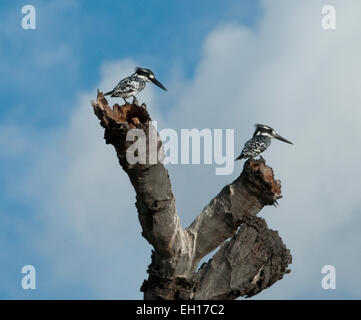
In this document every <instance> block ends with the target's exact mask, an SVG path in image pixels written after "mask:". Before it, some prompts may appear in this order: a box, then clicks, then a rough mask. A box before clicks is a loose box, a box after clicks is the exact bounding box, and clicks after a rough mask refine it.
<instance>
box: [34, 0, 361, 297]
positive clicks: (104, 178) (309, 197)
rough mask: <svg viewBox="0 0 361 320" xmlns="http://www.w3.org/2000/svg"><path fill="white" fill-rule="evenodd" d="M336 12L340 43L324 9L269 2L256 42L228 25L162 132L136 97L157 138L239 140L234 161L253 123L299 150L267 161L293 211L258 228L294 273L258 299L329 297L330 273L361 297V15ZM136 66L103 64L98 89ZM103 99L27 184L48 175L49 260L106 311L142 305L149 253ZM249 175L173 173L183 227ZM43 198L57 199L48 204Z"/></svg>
mask: <svg viewBox="0 0 361 320" xmlns="http://www.w3.org/2000/svg"><path fill="white" fill-rule="evenodd" d="M332 3H334V4H335V6H336V10H337V19H338V20H337V29H336V30H335V31H325V30H323V29H322V28H321V7H322V5H323V4H324V2H323V1H312V2H305V1H302V2H300V1H287V2H286V1H264V2H263V8H264V16H263V18H262V20H261V21H260V23H259V25H258V26H257V29H256V30H249V29H247V28H245V27H243V26H241V25H237V24H231V25H223V26H220V27H219V28H217V29H216V30H214V31H213V32H211V33H210V34H209V36H208V37H207V39H206V41H205V44H204V50H203V56H202V60H201V61H200V63H199V66H198V68H197V71H196V74H195V78H194V79H192V80H190V81H188V82H184V83H183V82H182V83H176V84H174V86H175V87H177V88H183V90H177V92H176V94H172V87H169V88H168V89H169V92H168V94H169V97H168V99H167V101H171V100H170V99H171V98H173V99H174V101H177V102H176V103H175V106H174V107H172V111H171V112H170V113H169V114H168V116H167V118H166V119H164V117H163V116H162V115H161V110H164V109H165V108H167V106H166V105H162V106H161V107H162V108H156V103H155V101H156V97H157V96H158V92H157V91H155V90H154V91H153V89H152V87H151V86H148V87H147V89H146V90H144V93H143V94H142V95H140V97H139V100H140V101H147V104H148V107H149V110H150V112H151V116H152V118H153V119H154V120H158V121H159V122H160V125H159V127H172V128H181V127H183V128H193V127H197V128H200V129H201V128H235V129H236V131H235V132H236V147H239V150H236V152H235V153H237V151H240V148H241V146H242V145H243V143H244V142H245V140H246V139H248V138H249V137H250V135H251V134H252V130H253V124H254V123H256V122H260V123H266V124H269V125H271V126H273V127H274V128H275V129H276V130H277V131H279V133H280V134H281V135H283V136H284V137H286V138H288V139H290V140H291V141H293V142H294V143H295V145H294V146H289V145H286V144H282V143H281V142H278V141H275V142H274V143H273V144H272V146H271V147H270V149H269V150H268V151H267V152H266V153H265V155H264V157H265V158H266V159H267V162H268V164H270V165H271V166H272V167H273V168H274V171H275V174H276V176H277V177H278V178H280V179H281V180H282V186H283V194H284V199H282V200H281V201H280V207H279V208H277V209H276V208H274V207H272V208H266V209H265V210H263V211H262V213H261V216H262V217H265V218H266V220H267V222H268V224H269V226H270V227H271V228H274V229H277V230H279V232H280V235H281V236H282V238H283V239H284V242H285V243H286V244H287V245H288V247H289V248H291V250H292V253H293V256H294V263H293V264H292V265H291V269H292V272H291V274H290V275H287V276H286V277H285V278H284V279H283V280H281V281H280V282H278V283H277V284H276V285H275V286H273V287H272V288H270V289H268V290H267V291H265V292H264V293H262V294H261V295H259V297H260V298H297V297H304V298H307V296H302V295H303V294H307V295H308V296H310V295H311V296H312V297H323V298H327V296H326V293H325V292H323V291H322V290H321V285H320V283H321V268H322V266H323V265H325V264H334V265H335V267H336V269H337V270H339V272H338V273H337V275H338V279H339V282H338V283H337V286H338V288H341V289H340V290H343V291H342V292H346V293H347V294H354V295H355V297H358V298H360V296H359V293H357V292H356V289H357V288H359V287H360V286H361V280H360V279H359V278H357V277H355V276H354V275H353V272H357V268H356V266H358V265H359V264H360V263H361V258H360V256H359V255H358V252H359V251H360V249H361V248H360V243H361V241H360V240H361V239H360V237H361V236H360V235H359V232H358V225H359V221H360V219H359V218H358V211H359V209H358V208H359V204H360V200H359V194H358V193H359V184H360V178H361V177H360V175H361V174H360V170H359V168H358V164H359V163H360V160H361V154H360V152H359V150H360V147H361V145H360V144H361V134H360V132H359V123H360V119H361V111H360V107H359V101H360V98H361V94H360V90H359V87H360V80H359V79H360V74H361V65H360V64H359V57H360V56H361V45H360V43H359V41H358V39H359V34H360V31H361V30H360V27H361V24H360V23H359V22H358V16H359V15H358V12H360V9H361V3H360V2H358V1H348V2H344V1H332ZM133 66H134V63H133V62H132V61H130V60H124V61H122V62H119V63H110V62H109V63H105V64H104V65H103V67H102V68H101V81H100V84H99V87H100V88H101V89H102V90H104V91H106V90H108V89H111V88H112V87H113V86H114V84H115V83H116V82H117V81H118V80H119V79H120V78H121V77H122V76H124V75H126V74H129V73H130V72H131V71H132V70H131V69H132V68H133ZM172 86H173V84H172ZM156 92H157V93H156ZM94 94H95V90H92V92H91V94H89V93H84V94H81V95H80V96H79V99H78V101H77V102H76V103H75V105H74V112H73V115H72V118H71V121H70V123H69V126H68V127H67V128H65V129H64V132H63V133H61V134H60V135H59V138H58V140H56V143H54V141H51V145H49V148H48V151H47V153H46V154H45V155H42V159H38V161H39V163H38V166H37V170H35V171H34V173H33V175H32V176H31V177H29V178H28V181H31V182H33V181H35V180H36V179H38V176H39V172H43V175H44V172H46V176H45V182H44V183H43V189H41V194H39V190H38V191H37V192H38V193H37V195H38V198H37V199H38V201H39V203H41V204H42V211H41V214H40V219H41V221H42V222H43V223H44V226H45V229H46V232H45V233H44V234H41V235H39V236H38V241H39V248H40V250H41V252H43V253H44V254H46V256H47V257H48V258H49V261H50V262H51V265H52V267H53V270H54V277H55V278H58V277H59V279H62V281H66V282H68V283H74V282H79V283H81V284H83V285H84V284H86V285H87V286H89V289H90V290H91V292H92V294H93V295H94V296H95V297H98V298H99V297H100V298H103V297H112V298H124V297H129V296H130V297H140V294H139V293H138V292H137V290H138V288H139V286H140V284H141V281H142V279H144V278H145V277H146V275H145V270H146V266H147V264H148V263H149V261H150V254H149V253H150V252H149V246H147V245H146V242H145V240H144V239H143V238H141V236H140V227H139V225H138V221H137V216H136V210H135V208H134V202H135V196H134V191H133V190H132V188H131V186H130V183H129V181H128V179H127V177H126V175H125V174H124V173H123V172H122V171H121V169H120V167H119V166H118V163H117V158H116V155H115V152H114V150H113V149H112V147H110V146H107V145H105V143H104V141H103V139H102V136H103V130H102V129H101V128H100V126H99V124H98V121H97V120H96V118H95V116H94V115H93V112H92V109H91V107H90V104H89V101H90V100H91V99H94ZM155 94H157V96H155ZM159 94H160V93H159ZM40 161H41V162H40ZM54 164H56V165H54ZM239 170H241V166H240V164H237V165H236V167H235V172H234V174H233V175H232V176H227V177H224V176H223V177H220V176H215V175H214V168H213V167H211V166H196V165H195V166H170V167H169V171H170V176H171V180H172V183H173V189H174V191H175V195H176V197H177V206H178V209H179V213H180V215H181V218H182V223H183V226H186V225H187V224H188V223H189V222H191V221H192V220H193V218H195V216H196V215H197V214H198V213H199V211H200V210H201V209H202V207H204V206H205V205H206V204H207V203H208V201H209V200H210V199H211V198H212V197H213V196H214V195H215V194H216V193H217V192H218V191H219V190H220V189H221V187H222V186H223V185H224V184H225V183H229V182H231V181H232V180H233V179H234V178H235V177H236V176H237V175H238V172H237V171H239ZM205 181H206V182H207V183H205ZM189 186H191V187H189ZM46 190H51V192H49V193H48V194H47V197H46V198H45V199H44V196H43V194H44V192H45V191H46ZM195 191H196V192H197V197H195V196H194V194H195ZM33 195H34V196H35V194H33ZM44 241H46V242H44ZM139 254H140V255H141V256H139ZM338 268H339V269H338ZM133 269H134V270H135V271H134V270H133ZM59 281H60V280H59ZM119 286H120V287H122V286H123V287H124V286H128V287H129V288H127V289H128V290H124V289H122V288H120V287H119ZM127 292H128V293H127ZM129 292H131V293H129ZM338 297H339V298H342V295H340V296H338Z"/></svg>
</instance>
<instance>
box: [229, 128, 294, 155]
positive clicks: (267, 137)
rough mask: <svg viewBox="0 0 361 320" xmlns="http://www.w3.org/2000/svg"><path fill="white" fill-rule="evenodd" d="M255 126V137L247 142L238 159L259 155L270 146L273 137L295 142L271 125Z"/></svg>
mask: <svg viewBox="0 0 361 320" xmlns="http://www.w3.org/2000/svg"><path fill="white" fill-rule="evenodd" d="M254 126H255V127H256V130H255V132H254V134H253V137H252V138H251V139H249V140H248V141H247V142H246V143H245V145H244V147H243V150H242V152H241V154H240V155H239V157H238V158H236V160H241V159H248V158H254V157H257V156H258V155H260V154H261V153H262V152H263V151H265V150H266V149H267V148H268V147H269V146H270V144H271V138H276V139H278V140H281V141H283V142H287V143H289V144H293V143H292V142H291V141H288V140H287V139H285V138H283V137H281V136H280V135H279V134H277V133H276V131H275V130H273V129H272V128H271V127H269V126H266V125H263V124H255V125H254Z"/></svg>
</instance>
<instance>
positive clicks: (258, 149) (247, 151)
mask: <svg viewBox="0 0 361 320" xmlns="http://www.w3.org/2000/svg"><path fill="white" fill-rule="evenodd" d="M267 148H268V144H267V143H266V142H265V141H263V139H257V138H252V139H250V140H248V141H247V142H246V143H245V145H244V148H243V150H242V155H244V156H245V157H256V156H258V155H259V154H261V153H262V152H263V151H265V150H266V149H267Z"/></svg>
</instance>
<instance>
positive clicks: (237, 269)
mask: <svg viewBox="0 0 361 320" xmlns="http://www.w3.org/2000/svg"><path fill="white" fill-rule="evenodd" d="M92 106H93V108H94V112H95V114H96V116H97V117H98V118H99V120H100V124H101V126H102V127H103V128H104V129H105V133H104V138H105V141H106V143H108V144H112V145H113V146H114V148H115V150H116V153H117V156H118V159H119V163H120V165H121V166H122V168H123V170H124V171H125V172H126V173H127V174H128V176H129V179H130V182H131V183H132V185H133V187H134V190H135V192H136V200H137V201H136V207H137V210H138V218H139V221H140V224H141V226H142V235H143V236H144V237H145V238H146V239H147V240H148V242H149V243H150V244H151V245H152V246H153V248H154V251H153V253H152V263H151V264H150V265H149V267H148V273H149V278H148V280H145V281H144V283H143V285H142V288H141V290H142V291H143V292H144V298H145V299H219V298H222V299H235V298H237V297H239V296H252V295H254V294H257V293H258V292H260V291H261V290H263V289H265V288H266V287H269V286H270V285H272V283H274V282H275V281H277V280H279V279H281V278H282V277H283V275H284V274H285V273H287V272H289V270H288V269H287V266H288V264H289V263H291V259H292V258H291V255H290V252H289V250H288V249H286V247H285V246H284V244H283V243H282V240H281V238H280V237H279V235H278V233H277V232H275V231H272V230H269V229H268V228H267V225H266V223H265V221H264V220H263V219H260V218H257V217H256V216H255V215H256V214H257V213H258V212H259V211H260V210H261V209H262V208H263V207H264V206H265V205H272V204H275V203H276V200H277V199H279V198H281V184H280V182H279V181H277V180H275V179H274V175H273V171H272V169H271V168H270V167H268V166H266V164H265V161H264V160H263V159H261V160H253V161H247V162H246V163H245V165H244V168H243V171H242V173H241V175H240V176H239V177H238V178H237V179H236V180H235V181H233V182H232V183H231V184H229V185H227V186H225V187H224V188H223V189H222V190H221V192H220V193H219V194H218V195H217V196H216V197H215V198H214V199H213V200H211V202H210V203H209V204H208V205H207V206H206V207H205V208H204V210H203V211H202V212H201V213H200V215H199V216H198V217H197V218H196V219H195V220H194V221H193V223H192V224H191V225H190V226H189V227H188V228H186V229H185V230H183V229H182V228H181V225H180V219H179V217H178V214H177V209H176V206H175V197H174V195H173V192H172V189H171V183H170V179H169V176H168V171H167V170H166V169H165V168H164V166H163V164H162V163H161V162H159V161H158V162H156V163H154V164H151V163H149V161H148V160H149V157H148V155H147V163H146V164H135V165H130V164H129V163H128V161H127V160H126V150H127V148H128V147H129V146H130V145H131V144H132V143H133V142H127V141H126V135H127V133H128V131H129V130H130V129H135V128H136V129H142V130H144V132H145V133H146V136H147V137H149V135H150V132H151V122H150V120H151V118H150V116H149V113H148V111H147V109H146V106H145V105H144V104H143V105H142V106H139V105H138V104H137V102H136V101H133V103H132V104H125V105H123V106H119V105H117V104H116V105H114V106H113V108H110V107H109V106H108V102H107V100H106V99H105V98H104V96H103V94H102V93H100V92H98V96H97V100H96V101H92ZM147 143H148V142H147ZM147 147H149V145H148V144H147ZM147 150H148V148H147ZM157 150H158V152H159V153H160V154H162V151H163V150H162V143H161V141H160V139H158V143H157ZM230 238H231V239H230ZM227 239H230V240H229V241H227ZM219 246H220V248H219V250H218V251H217V253H216V254H215V255H214V257H213V259H211V260H210V261H209V262H208V263H206V264H203V265H202V267H201V268H200V269H199V270H198V271H197V267H198V264H199V261H200V260H201V259H202V258H203V257H204V256H206V255H207V254H208V253H210V252H211V251H213V250H214V249H216V248H217V247H219Z"/></svg>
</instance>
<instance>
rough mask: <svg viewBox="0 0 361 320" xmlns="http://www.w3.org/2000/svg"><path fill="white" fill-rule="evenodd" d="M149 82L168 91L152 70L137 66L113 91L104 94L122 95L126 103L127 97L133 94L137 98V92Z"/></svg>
mask: <svg viewBox="0 0 361 320" xmlns="http://www.w3.org/2000/svg"><path fill="white" fill-rule="evenodd" d="M147 82H153V83H154V84H156V85H157V86H158V87H160V88H162V89H163V90H165V91H167V89H166V88H165V87H164V86H163V85H162V84H161V83H160V82H159V81H158V80H157V79H156V78H155V76H154V73H153V72H152V70H150V69H146V68H140V67H136V68H135V72H134V73H133V74H132V75H131V76H129V77H126V78H124V79H123V80H120V81H119V83H118V84H117V85H116V86H115V88H114V89H113V90H112V91H109V92H107V93H105V94H104V95H105V96H109V95H110V96H111V97H121V98H123V99H124V101H125V103H128V102H127V100H126V99H127V98H129V97H132V96H133V97H134V98H135V94H136V93H138V92H140V91H142V90H143V89H144V88H145V85H146V83H147Z"/></svg>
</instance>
